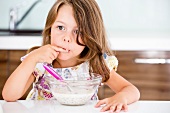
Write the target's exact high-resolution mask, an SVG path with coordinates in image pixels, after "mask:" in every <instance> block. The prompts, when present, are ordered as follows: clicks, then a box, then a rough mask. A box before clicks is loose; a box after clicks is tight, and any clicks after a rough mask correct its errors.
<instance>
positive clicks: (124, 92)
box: [3, 0, 140, 112]
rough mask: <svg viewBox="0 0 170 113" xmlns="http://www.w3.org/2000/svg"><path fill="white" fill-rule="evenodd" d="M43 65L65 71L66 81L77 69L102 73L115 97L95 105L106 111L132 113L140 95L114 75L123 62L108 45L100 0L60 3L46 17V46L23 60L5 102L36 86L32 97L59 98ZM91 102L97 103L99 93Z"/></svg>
mask: <svg viewBox="0 0 170 113" xmlns="http://www.w3.org/2000/svg"><path fill="white" fill-rule="evenodd" d="M44 62H46V63H51V64H52V66H53V68H54V69H55V70H56V71H57V72H59V73H64V75H63V74H62V75H63V77H64V78H65V79H67V78H69V77H70V76H73V75H72V72H73V71H76V72H87V71H88V72H94V73H98V74H100V75H102V77H103V78H102V82H103V83H104V84H106V85H108V86H109V87H110V88H111V89H112V90H113V91H114V92H116V94H115V95H113V96H112V97H109V98H106V99H103V100H100V101H99V102H98V103H97V104H96V106H95V107H99V106H100V105H103V104H105V106H104V107H103V108H102V109H101V111H107V110H111V111H116V112H119V111H120V110H122V109H124V110H125V111H127V105H128V104H130V103H133V102H135V101H137V100H138V99H139V97H140V93H139V91H138V89H137V88H136V87H135V86H134V85H132V84H131V83H129V82H128V81H127V80H125V79H124V78H122V77H121V76H120V75H119V74H117V73H116V72H115V70H116V68H117V65H118V61H117V59H116V57H115V56H114V55H113V54H112V52H111V50H110V49H109V47H108V44H107V40H106V33H105V29H104V25H103V19H102V15H101V12H100V9H99V7H98V5H97V3H96V2H95V0H57V2H56V3H55V4H54V5H53V7H52V8H51V10H50V12H49V14H48V17H47V21H46V25H45V29H44V31H43V44H42V46H41V47H39V48H36V49H35V48H34V49H33V50H32V51H31V52H30V53H29V54H27V55H26V56H24V57H23V58H22V63H21V64H20V65H19V66H18V67H17V69H16V70H15V71H14V72H13V73H12V74H11V76H10V77H9V79H8V80H7V81H6V84H5V86H4V89H3V98H4V99H5V100H6V101H15V100H17V99H19V98H21V97H22V96H23V95H24V93H25V92H26V91H27V89H28V88H29V87H30V85H31V84H32V83H33V89H32V90H31V92H30V93H29V95H28V97H27V99H34V100H43V99H54V97H53V95H52V94H51V92H50V91H49V90H48V88H47V87H48V85H47V84H46V82H45V79H44V78H43V77H44V75H45V73H47V72H46V71H45V70H44V68H43V66H42V65H43V63H44ZM16 91H17V92H16ZM92 99H97V94H95V96H94V97H93V98H92Z"/></svg>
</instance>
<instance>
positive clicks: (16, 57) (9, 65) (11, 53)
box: [0, 50, 26, 100]
mask: <svg viewBox="0 0 170 113" xmlns="http://www.w3.org/2000/svg"><path fill="white" fill-rule="evenodd" d="M25 54H26V50H0V78H1V79H0V100H2V99H3V98H2V89H3V87H4V84H5V82H6V80H7V78H8V77H9V76H10V74H11V73H12V72H13V71H14V70H15V69H16V68H17V66H18V65H19V64H20V63H21V61H20V58H21V57H22V56H24V55H25ZM18 85H19V83H18ZM25 97H26V94H25V95H24V96H23V97H22V98H21V99H25Z"/></svg>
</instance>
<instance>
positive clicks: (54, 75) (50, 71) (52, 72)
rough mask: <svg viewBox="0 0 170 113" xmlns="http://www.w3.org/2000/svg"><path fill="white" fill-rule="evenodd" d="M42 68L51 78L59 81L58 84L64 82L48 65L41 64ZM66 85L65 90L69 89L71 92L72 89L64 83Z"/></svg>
mask: <svg viewBox="0 0 170 113" xmlns="http://www.w3.org/2000/svg"><path fill="white" fill-rule="evenodd" d="M43 67H44V68H45V70H47V71H48V72H49V73H50V74H51V75H52V76H53V77H55V78H56V79H57V80H59V81H60V82H64V81H63V80H64V79H63V78H62V77H61V76H60V75H59V74H58V73H57V72H56V71H54V69H53V68H52V67H50V66H48V64H45V63H44V64H43ZM66 84H67V88H68V89H69V91H71V92H72V91H73V89H72V88H71V87H70V86H69V85H68V83H66Z"/></svg>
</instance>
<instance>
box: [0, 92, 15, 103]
mask: <svg viewBox="0 0 170 113" xmlns="http://www.w3.org/2000/svg"><path fill="white" fill-rule="evenodd" d="M2 97H3V99H4V100H5V101H7V102H14V101H16V100H18V98H15V96H12V95H10V94H8V93H6V92H5V91H3V92H2Z"/></svg>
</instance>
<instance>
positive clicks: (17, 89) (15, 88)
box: [2, 58, 36, 101]
mask: <svg viewBox="0 0 170 113" xmlns="http://www.w3.org/2000/svg"><path fill="white" fill-rule="evenodd" d="M35 65H36V62H35V63H34V61H33V60H31V59H27V58H26V59H24V61H23V62H22V63H21V64H20V65H19V66H18V67H17V69H16V70H15V71H14V72H13V73H12V74H11V75H10V77H9V78H8V80H7V81H6V83H5V86H4V88H3V92H2V95H3V98H4V99H5V100H7V101H15V100H17V99H19V98H21V97H22V96H23V92H25V86H26V84H27V82H28V80H29V78H30V76H31V74H32V72H33V70H34V68H35Z"/></svg>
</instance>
